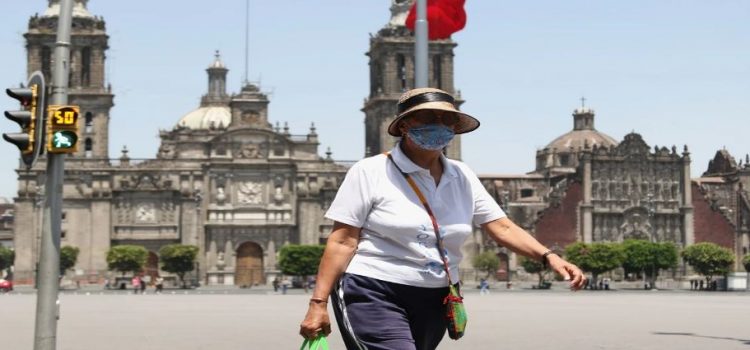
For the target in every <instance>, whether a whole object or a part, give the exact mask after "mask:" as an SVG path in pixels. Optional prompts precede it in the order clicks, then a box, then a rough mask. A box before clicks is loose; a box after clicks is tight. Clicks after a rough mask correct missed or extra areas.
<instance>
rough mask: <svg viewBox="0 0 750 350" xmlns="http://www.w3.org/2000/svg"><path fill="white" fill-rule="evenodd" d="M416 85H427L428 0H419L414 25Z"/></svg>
mask: <svg viewBox="0 0 750 350" xmlns="http://www.w3.org/2000/svg"><path fill="white" fill-rule="evenodd" d="M414 28H415V39H416V40H415V42H414V87H415V88H423V87H427V52H428V51H427V50H428V40H429V38H428V37H427V29H428V23H427V0H417V20H416V23H415V25H414Z"/></svg>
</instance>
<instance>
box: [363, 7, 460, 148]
mask: <svg viewBox="0 0 750 350" xmlns="http://www.w3.org/2000/svg"><path fill="white" fill-rule="evenodd" d="M412 3H413V0H392V2H391V20H390V21H389V22H388V24H386V26H385V27H383V28H382V29H381V30H380V31H379V32H378V33H377V34H376V35H374V36H372V37H371V38H370V51H369V52H367V56H368V57H370V63H369V65H370V93H369V96H368V97H367V99H366V100H365V104H364V107H362V111H363V112H364V113H365V157H369V156H372V155H376V154H378V153H382V152H384V151H387V150H390V149H391V148H392V147H393V146H394V145H395V144H396V142H397V141H398V138H396V137H393V136H390V135H389V134H388V125H389V124H390V123H391V121H392V120H393V119H394V117H395V116H396V105H397V103H398V98H399V96H401V94H402V93H403V92H404V91H406V90H409V89H413V88H414V42H415V39H414V34H413V33H412V32H411V31H409V29H408V28H406V26H405V24H404V23H405V21H406V15H407V13H408V12H409V8H411V5H412ZM456 46H457V44H456V43H455V42H454V41H453V40H451V39H444V40H431V41H430V43H429V53H428V55H429V56H428V60H429V67H428V68H429V73H428V83H429V87H434V88H438V89H442V90H445V91H447V92H448V93H450V94H452V95H454V96H455V97H456V105H457V106H456V107H459V106H460V105H461V103H463V100H461V96H460V95H459V94H457V93H456V90H455V87H454V85H453V48H455V47H456ZM445 154H446V155H447V156H448V157H449V158H453V159H460V158H461V137H460V136H456V137H455V138H454V140H453V142H451V144H450V145H449V146H448V147H447V148H446V150H445Z"/></svg>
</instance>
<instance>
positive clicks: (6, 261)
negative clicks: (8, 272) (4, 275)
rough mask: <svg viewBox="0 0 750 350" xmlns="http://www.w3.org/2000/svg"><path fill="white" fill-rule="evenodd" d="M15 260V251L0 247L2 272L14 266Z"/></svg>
mask: <svg viewBox="0 0 750 350" xmlns="http://www.w3.org/2000/svg"><path fill="white" fill-rule="evenodd" d="M15 258H16V254H15V252H14V251H13V249H10V248H6V247H3V246H0V272H2V271H3V270H5V269H7V268H9V267H11V266H13V261H14V260H15ZM0 275H1V274H0Z"/></svg>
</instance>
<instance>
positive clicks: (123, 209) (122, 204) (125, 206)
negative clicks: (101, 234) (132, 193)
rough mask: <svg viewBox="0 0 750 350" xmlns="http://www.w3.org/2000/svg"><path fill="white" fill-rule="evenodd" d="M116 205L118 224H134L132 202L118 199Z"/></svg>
mask: <svg viewBox="0 0 750 350" xmlns="http://www.w3.org/2000/svg"><path fill="white" fill-rule="evenodd" d="M115 203H116V204H115V208H116V209H115V210H116V212H117V216H116V217H117V222H118V223H121V224H122V223H128V222H132V219H131V218H132V211H131V210H132V206H131V204H130V201H128V200H125V199H122V198H118V199H117V201H116V202H115Z"/></svg>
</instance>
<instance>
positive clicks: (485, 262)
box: [471, 251, 510, 278]
mask: <svg viewBox="0 0 750 350" xmlns="http://www.w3.org/2000/svg"><path fill="white" fill-rule="evenodd" d="M471 264H472V265H473V266H474V268H475V269H477V270H479V271H482V272H486V273H487V276H485V278H490V276H491V275H492V273H494V272H495V271H497V268H498V267H499V266H500V258H498V257H497V254H495V253H494V252H490V251H486V252H484V253H481V254H477V255H475V256H474V258H472V259H471ZM508 275H510V271H508Z"/></svg>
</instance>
